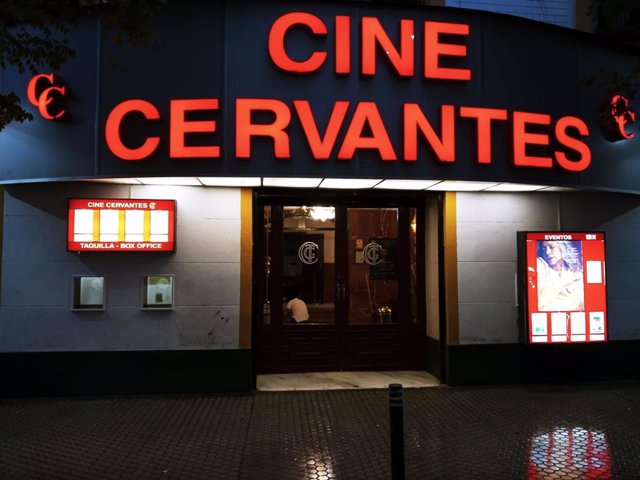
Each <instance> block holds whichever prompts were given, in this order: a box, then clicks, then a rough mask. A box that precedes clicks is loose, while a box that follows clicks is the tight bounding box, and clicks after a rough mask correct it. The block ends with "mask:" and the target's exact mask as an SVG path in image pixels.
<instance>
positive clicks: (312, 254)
mask: <svg viewBox="0 0 640 480" xmlns="http://www.w3.org/2000/svg"><path fill="white" fill-rule="evenodd" d="M311 205H312V206H307V205H303V204H299V203H282V204H267V205H263V206H262V212H261V213H262V216H261V218H260V219H259V223H260V225H259V231H260V236H259V242H258V249H257V251H258V253H259V258H260V259H261V260H260V262H257V267H258V268H257V272H256V273H257V275H258V278H259V279H260V280H259V281H258V282H257V289H256V293H257V299H258V304H259V308H258V309H257V310H259V315H258V316H259V319H258V321H257V322H256V323H257V325H256V327H257V337H256V338H257V342H256V345H255V347H256V348H255V351H256V355H257V362H256V367H257V371H258V372H259V373H269V372H306V371H336V370H375V369H387V370H390V369H402V368H407V365H408V363H407V362H408V361H409V357H410V355H411V352H409V350H410V348H408V345H409V344H412V345H413V344H415V342H413V343H412V342H411V340H410V337H411V335H412V330H413V329H415V328H417V300H416V288H415V286H416V268H415V265H416V234H415V228H412V225H413V226H414V227H415V223H412V221H413V220H414V219H415V214H416V212H415V208H410V207H377V206H376V207H366V206H365V207H360V206H358V207H352V206H347V205H341V204H338V203H335V204H333V205H321V206H320V205H313V204H311Z"/></svg>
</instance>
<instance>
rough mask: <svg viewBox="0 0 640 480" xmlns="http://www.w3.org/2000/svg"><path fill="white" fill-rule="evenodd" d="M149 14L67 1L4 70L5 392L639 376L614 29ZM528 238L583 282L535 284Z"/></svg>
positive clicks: (196, 6) (321, 12) (352, 6)
mask: <svg viewBox="0 0 640 480" xmlns="http://www.w3.org/2000/svg"><path fill="white" fill-rule="evenodd" d="M154 29H155V31H157V33H158V35H159V37H160V38H159V41H158V42H156V43H153V44H151V45H149V46H145V47H135V48H134V47H126V48H124V47H121V46H116V45H113V44H112V43H109V42H107V41H103V40H102V39H101V31H100V28H99V26H98V25H96V24H93V23H86V24H82V25H81V26H80V27H79V28H78V29H77V30H75V31H74V32H73V34H72V45H73V47H74V48H75V49H76V52H77V55H76V57H75V58H74V59H72V60H71V61H70V62H68V64H66V65H65V66H64V68H61V69H60V70H59V71H56V72H49V71H46V72H44V71H43V72H40V74H38V75H36V76H33V75H27V74H24V75H21V74H18V73H17V72H15V71H13V70H10V69H7V70H4V71H3V72H2V77H1V79H0V80H1V84H0V87H1V89H2V91H15V92H18V93H21V94H22V98H23V101H24V103H25V104H26V105H28V108H29V109H30V111H32V112H33V114H34V116H35V120H34V121H33V122H31V123H28V124H21V125H12V126H10V127H8V128H7V129H6V130H5V131H3V132H2V133H1V134H0V175H1V178H2V180H3V182H4V194H3V219H4V222H3V229H2V240H3V243H2V265H1V268H2V285H1V288H2V290H1V298H0V305H1V306H0V351H1V352H2V353H0V361H1V362H2V364H3V367H4V371H5V372H7V374H6V376H5V381H4V382H3V394H4V395H17V394H78V393H82V394H85V393H137V392H170V391H176V392H190V391H242V390H248V389H251V388H252V387H253V386H254V385H255V380H256V375H258V374H261V373H284V372H311V371H339V370H425V371H428V372H431V373H432V374H434V375H435V376H437V377H438V378H440V380H441V381H442V382H443V383H447V384H450V385H460V384H473V383H491V382H538V381H539V382H546V381H578V380H606V379H620V378H637V377H638V366H639V365H638V359H637V355H635V354H634V351H635V350H636V349H637V347H638V345H640V343H639V342H640V320H639V319H638V317H637V312H638V311H640V296H639V295H638V292H637V287H636V286H637V285H638V284H639V283H640V269H639V268H638V263H639V262H640V197H638V193H640V164H639V163H638V158H639V155H640V138H639V137H640V134H638V132H637V129H638V125H637V123H634V120H635V115H634V113H633V107H634V105H633V101H632V100H631V99H629V97H626V96H625V94H626V92H624V91H616V90H614V89H613V88H612V84H611V82H610V79H611V76H612V75H613V74H619V75H624V74H626V73H628V72H631V71H632V70H633V68H634V66H635V64H636V61H637V58H636V57H634V56H633V55H632V54H630V53H629V52H624V51H620V50H617V49H615V48H613V47H611V46H607V45H605V44H603V43H602V41H601V40H599V39H598V38H596V37H594V36H591V35H588V34H584V33H581V32H577V31H573V30H568V29H564V28H560V27H554V26H550V25H547V24H540V23H537V22H533V21H529V20H524V19H519V18H515V17H510V16H503V15H498V14H492V13H485V12H478V11H470V10H463V9H448V8H438V7H423V8H417V7H416V8H413V7H395V6H388V5H370V4H363V3H329V2H317V3H313V2H308V3H304V2H303V3H296V4H295V6H292V4H291V3H280V2H268V3H267V4H266V3H263V2H256V3H255V4H254V5H251V4H248V3H247V2H243V4H242V5H236V4H234V3H232V2H228V3H226V4H222V3H220V4H217V3H216V4H212V3H211V4H208V3H205V2H201V3H199V2H179V4H178V3H177V2H176V4H174V3H169V4H168V5H167V7H166V10H165V11H164V12H163V13H162V14H161V15H160V17H159V18H158V19H157V21H156V25H154ZM544 241H565V242H568V244H569V248H570V250H572V252H570V253H571V254H572V255H573V260H572V262H573V264H574V267H576V265H577V267H576V268H577V270H579V274H580V282H581V283H580V295H582V297H581V303H580V305H579V306H575V305H574V306H566V305H562V304H555V306H551V307H547V306H543V305H542V303H541V302H542V301H541V300H540V299H541V298H542V295H543V293H542V288H543V286H544V285H543V284H542V282H543V280H542V277H541V275H542V274H541V272H540V271H539V270H538V271H537V270H536V268H538V267H536V259H537V257H539V256H540V255H541V254H540V253H539V249H540V248H541V245H542V243H541V242H544ZM535 242H538V243H535ZM605 242H606V243H605ZM536 249H538V250H536ZM565 254H566V252H565ZM576 268H574V270H575V269H576ZM292 296H298V297H300V298H302V299H303V300H304V301H305V302H306V304H307V306H308V310H309V320H308V321H306V322H302V323H297V322H290V321H288V320H287V317H286V315H285V312H284V305H285V301H286V300H285V299H288V298H291V297H292Z"/></svg>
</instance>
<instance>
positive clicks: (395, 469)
mask: <svg viewBox="0 0 640 480" xmlns="http://www.w3.org/2000/svg"><path fill="white" fill-rule="evenodd" d="M389 433H390V437H391V479H392V480H404V412H403V406H402V385H400V384H399V383H391V384H389Z"/></svg>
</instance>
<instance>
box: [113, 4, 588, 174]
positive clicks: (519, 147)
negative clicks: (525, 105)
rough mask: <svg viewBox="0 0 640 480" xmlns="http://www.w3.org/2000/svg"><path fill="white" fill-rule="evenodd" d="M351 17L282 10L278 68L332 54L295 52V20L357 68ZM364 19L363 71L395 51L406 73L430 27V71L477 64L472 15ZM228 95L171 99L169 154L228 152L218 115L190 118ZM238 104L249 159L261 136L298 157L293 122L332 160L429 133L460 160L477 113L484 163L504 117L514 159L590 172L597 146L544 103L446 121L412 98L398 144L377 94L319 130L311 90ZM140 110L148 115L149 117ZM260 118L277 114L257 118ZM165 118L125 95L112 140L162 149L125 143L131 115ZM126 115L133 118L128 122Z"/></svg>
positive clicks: (321, 61)
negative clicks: (462, 131) (290, 46)
mask: <svg viewBox="0 0 640 480" xmlns="http://www.w3.org/2000/svg"><path fill="white" fill-rule="evenodd" d="M352 23H355V22H352V19H351V17H349V16H345V15H338V16H336V17H335V19H334V23H333V25H331V26H330V25H328V24H327V23H326V22H325V21H324V20H322V19H320V18H319V17H317V16H315V15H313V14H311V13H305V12H291V13H286V14H284V15H281V16H280V17H278V18H277V19H276V20H275V21H274V23H273V25H272V26H271V29H270V32H269V37H268V54H269V57H270V58H271V60H272V62H273V63H274V65H276V67H277V68H279V69H281V70H283V71H285V72H290V73H295V74H311V73H313V72H315V71H317V70H319V69H320V68H323V66H325V64H326V62H327V59H328V58H329V54H328V51H327V49H324V50H322V49H317V50H314V51H309V52H307V54H306V55H304V54H303V55H302V57H303V58H298V59H293V58H291V57H290V56H289V53H288V52H287V49H286V37H287V35H288V33H289V32H290V31H291V29H293V28H298V29H300V28H302V31H303V32H304V34H307V35H311V36H313V37H322V38H324V37H328V36H332V37H333V40H334V43H333V49H334V51H333V52H332V53H333V54H334V58H335V65H334V70H335V73H336V74H339V75H345V74H349V73H351V53H352V52H351V35H352ZM359 27H360V31H359V33H360V35H361V38H360V45H361V48H360V52H359V58H358V60H359V72H360V73H361V74H362V75H367V76H372V75H376V71H377V63H376V62H377V61H378V60H379V59H386V60H380V61H387V62H389V64H390V66H391V67H392V68H393V69H394V70H395V72H396V74H397V75H398V76H400V77H410V76H413V75H414V73H415V62H416V58H415V57H416V51H415V50H416V47H415V45H416V41H415V39H416V37H420V36H422V40H423V42H422V45H423V53H422V54H423V58H422V60H423V64H424V71H423V72H422V74H423V76H424V78H427V79H438V80H450V81H461V80H463V81H464V80H470V79H471V70H470V69H468V68H463V65H457V66H456V62H457V63H458V64H464V61H465V59H466V56H467V46H466V44H465V41H466V40H467V38H468V36H469V25H467V24H458V23H445V22H432V21H425V22H424V23H423V24H422V25H416V23H415V21H414V20H412V19H401V20H400V25H399V28H398V34H397V37H398V38H391V37H390V36H389V34H388V33H387V32H386V30H385V29H384V27H383V26H382V24H381V22H380V20H378V19H377V18H375V17H362V18H360V19H359ZM353 28H355V27H353ZM445 39H446V41H445ZM382 52H384V54H381V53H382ZM378 57H379V58H378ZM445 65H446V66H445ZM220 103H221V102H220V99H218V98H195V99H181V100H171V101H170V105H169V121H168V124H169V128H168V132H167V133H168V137H169V138H168V145H169V149H168V152H167V154H168V156H169V157H170V158H173V159H182V158H209V159H215V158H220V157H221V156H222V147H221V146H220V145H218V144H217V141H218V140H217V138H216V133H217V131H218V121H217V120H208V121H202V120H200V121H196V120H187V118H188V117H189V116H188V115H187V113H188V112H198V111H200V112H207V113H208V115H211V112H213V113H214V115H218V114H219V115H221V116H222V113H221V112H220V110H221V108H220ZM233 107H235V120H234V121H235V142H234V145H235V152H234V155H235V157H236V158H241V159H249V158H251V156H252V143H253V142H254V140H256V139H264V138H266V139H268V140H269V141H270V142H272V144H273V156H274V157H275V158H278V159H290V158H291V141H292V139H291V135H290V130H293V129H295V130H296V131H298V130H299V129H301V130H302V131H303V137H304V139H305V140H306V144H307V146H308V148H309V153H310V155H311V157H312V158H314V159H316V160H327V159H329V158H331V157H332V155H335V157H336V159H337V160H339V161H349V160H352V159H353V158H355V156H356V155H357V154H358V153H359V152H362V151H372V152H375V153H377V155H378V156H379V158H380V159H381V160H382V161H385V162H394V161H404V162H416V161H418V160H419V159H418V151H419V146H420V144H421V143H423V144H426V145H427V146H428V147H429V148H430V150H431V152H432V154H433V156H434V158H435V160H436V161H438V162H444V163H453V162H455V161H456V130H457V128H456V127H457V125H456V124H457V123H458V121H461V122H468V121H471V122H475V123H476V128H475V140H476V142H477V151H476V158H475V162H476V163H478V164H485V165H486V164H491V163H492V162H493V159H492V132H493V127H494V126H495V124H496V123H497V122H509V123H510V127H511V130H512V133H513V151H512V159H511V163H512V164H513V165H514V166H516V167H522V168H544V169H549V168H553V167H559V168H560V169H563V170H567V171H570V172H581V171H584V170H586V169H587V168H588V167H589V165H590V163H591V150H590V149H589V147H588V145H587V144H586V143H585V142H584V140H583V139H584V137H588V136H589V129H588V127H587V125H586V124H585V122H584V121H582V120H581V119H579V118H577V117H572V116H562V117H559V118H552V117H551V116H550V115H548V114H545V113H533V112H522V111H508V110H506V109H500V108H487V107H477V106H455V105H441V106H440V118H439V121H434V119H430V118H428V117H427V116H426V115H425V113H424V112H423V110H422V107H421V106H420V105H419V104H417V103H403V104H402V105H399V109H398V110H399V111H398V114H399V115H400V116H401V117H402V143H401V144H400V145H394V144H393V142H392V139H391V136H390V135H389V130H388V128H387V125H388V124H389V123H388V122H396V117H394V118H392V119H391V120H390V119H386V120H385V118H384V117H383V116H382V114H381V112H380V110H379V108H378V105H377V104H376V103H375V102H370V101H360V102H348V101H335V102H334V103H333V109H332V112H331V115H330V117H329V121H328V123H327V124H326V127H325V128H324V131H320V128H319V127H318V122H317V120H316V115H315V114H314V111H313V108H312V106H311V104H310V102H309V101H308V100H305V99H296V100H293V101H291V102H287V101H283V100H279V99H276V98H236V99H235V102H234V104H233V106H232V108H233ZM140 114H141V115H142V117H143V118H144V120H141V119H140ZM136 117H138V118H137V119H136ZM258 118H260V119H264V118H271V120H269V121H266V122H265V121H264V120H261V121H258V120H257V119H258ZM158 120H161V115H160V113H159V110H158V108H157V106H155V105H153V104H151V103H150V102H148V101H146V100H142V99H134V100H125V101H124V102H122V103H120V104H118V105H116V106H115V107H114V108H113V110H112V111H111V113H110V114H109V116H108V118H107V121H106V126H105V137H106V143H107V146H108V147H109V149H110V151H111V152H112V153H113V154H114V155H115V156H117V157H119V158H121V159H122V160H127V161H137V160H144V159H147V158H149V157H150V156H151V155H153V154H155V153H157V151H158V148H159V147H160V145H161V143H162V142H161V141H160V140H161V139H160V137H158V136H153V135H149V136H148V137H146V138H145V139H144V140H143V141H142V142H141V144H138V145H126V144H125V142H123V140H122V138H121V136H120V132H121V130H122V129H127V128H129V127H128V125H133V123H128V122H135V121H137V122H138V124H136V126H135V129H136V130H140V129H143V131H144V128H145V124H146V123H150V122H156V121H158ZM140 122H143V123H142V124H141V123H140ZM125 123H126V124H127V125H126V126H123V124H125ZM298 127H299V128H298ZM190 133H199V134H203V133H204V134H210V142H209V143H208V144H206V145H200V144H199V145H197V146H196V145H189V144H188V136H189V134H190ZM341 135H342V136H341ZM200 138H201V139H202V136H200ZM552 146H553V147H552ZM540 147H543V151H544V152H546V154H545V155H544V156H543V155H541V154H540V153H538V154H537V155H534V153H535V152H540Z"/></svg>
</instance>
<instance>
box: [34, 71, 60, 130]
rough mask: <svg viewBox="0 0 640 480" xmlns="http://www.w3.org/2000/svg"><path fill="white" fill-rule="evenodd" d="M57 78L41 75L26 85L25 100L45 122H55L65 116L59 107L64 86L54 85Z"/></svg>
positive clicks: (50, 75)
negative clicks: (36, 110) (35, 108)
mask: <svg viewBox="0 0 640 480" xmlns="http://www.w3.org/2000/svg"><path fill="white" fill-rule="evenodd" d="M56 80H57V78H56V77H55V76H54V74H53V73H48V74H47V73H41V74H39V75H36V76H35V77H33V78H32V79H31V81H30V82H29V85H27V99H28V100H29V103H31V104H32V105H33V106H34V107H38V111H39V112H40V115H42V116H43V117H44V118H46V119H47V120H57V119H58V118H60V117H62V116H63V115H64V114H65V111H64V110H63V109H62V108H61V107H60V105H59V103H60V102H59V99H60V98H61V97H64V96H65V94H66V89H65V87H64V86H57V85H55V83H56Z"/></svg>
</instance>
